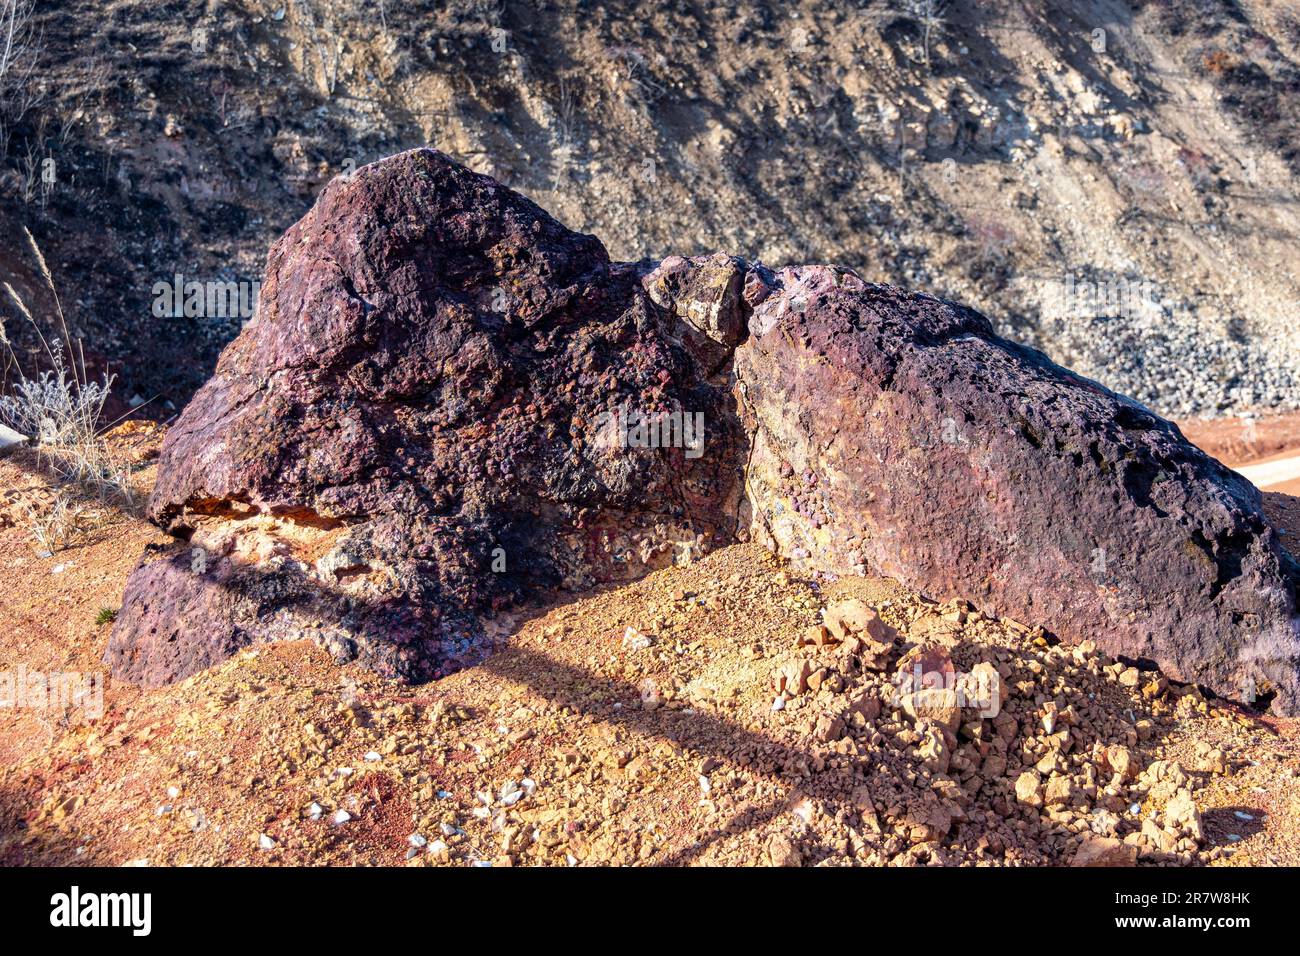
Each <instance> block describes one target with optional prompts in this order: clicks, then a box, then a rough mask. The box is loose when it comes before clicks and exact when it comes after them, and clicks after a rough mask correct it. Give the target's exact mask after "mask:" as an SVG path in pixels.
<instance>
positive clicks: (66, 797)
mask: <svg viewBox="0 0 1300 956" xmlns="http://www.w3.org/2000/svg"><path fill="white" fill-rule="evenodd" d="M1236 427H1237V426H1236V425H1235V424H1226V425H1225V424H1223V423H1220V424H1217V425H1215V424H1208V425H1207V424H1204V423H1193V424H1189V425H1188V426H1187V428H1186V432H1187V433H1188V434H1189V436H1190V437H1194V438H1196V439H1197V440H1199V441H1202V442H1204V443H1205V447H1207V448H1208V449H1210V450H1211V452H1212V453H1215V454H1220V455H1222V456H1224V458H1225V461H1228V462H1229V463H1231V464H1235V463H1237V461H1233V460H1231V457H1232V456H1233V455H1238V454H1242V455H1246V456H1249V455H1250V454H1258V455H1259V456H1260V457H1270V456H1275V455H1279V454H1283V453H1285V452H1287V451H1288V450H1290V449H1296V448H1300V418H1293V419H1290V420H1287V421H1285V422H1283V421H1281V420H1278V421H1276V422H1271V423H1268V422H1264V421H1261V422H1260V423H1259V424H1257V426H1256V428H1257V433H1256V444H1255V445H1254V446H1253V447H1251V446H1249V445H1247V446H1244V447H1243V446H1242V445H1240V444H1238V440H1239V438H1238V437H1234V436H1236V434H1237V433H1236V432H1235V428H1236ZM1261 436H1264V437H1261ZM113 440H114V442H115V443H116V445H117V446H118V447H119V448H120V449H122V450H123V451H124V452H126V453H128V454H130V455H131V456H132V457H133V458H134V459H135V460H137V462H138V472H137V475H136V478H137V481H138V488H139V491H140V493H143V490H144V489H146V488H147V487H148V486H149V483H150V481H151V480H152V470H151V469H152V466H151V463H150V458H151V454H152V453H153V451H154V450H155V449H156V446H157V443H158V441H159V440H160V434H159V433H158V431H157V430H156V429H153V428H152V427H150V426H138V425H135V426H130V427H126V428H123V429H120V430H119V431H118V432H117V433H115V435H114V439H113ZM1238 460H1241V459H1238ZM1245 460H1250V459H1249V457H1246V458H1245ZM1266 499H1267V507H1268V509H1269V512H1270V515H1271V516H1272V517H1273V519H1274V520H1275V521H1276V522H1277V523H1278V524H1279V526H1280V527H1282V528H1283V529H1284V530H1285V531H1287V532H1288V533H1289V534H1291V535H1300V499H1297V498H1295V497H1291V496H1289V495H1283V494H1269V495H1267V496H1266ZM53 500H54V492H53V491H52V490H51V488H50V484H49V482H48V481H47V480H46V479H45V478H44V476H43V474H42V472H41V471H40V468H39V466H38V464H37V463H36V462H35V461H34V459H33V458H32V457H31V456H30V454H29V453H26V452H23V453H20V454H18V455H11V456H9V457H7V458H4V459H0V568H3V574H2V575H0V633H2V634H3V637H0V673H3V672H5V671H9V672H11V673H13V672H16V671H17V670H18V668H20V667H25V668H26V669H27V671H28V672H32V671H39V672H41V673H44V674H53V673H68V672H80V673H83V674H98V673H100V672H101V671H102V665H101V663H100V658H101V655H102V654H103V651H104V646H105V642H106V640H107V637H108V632H109V629H110V627H111V625H110V624H109V623H96V618H97V616H98V615H99V614H100V611H101V609H113V608H116V607H117V606H118V604H119V603H120V600H121V593H122V587H123V583H124V582H125V579H126V577H127V575H128V574H129V573H130V571H131V569H132V568H133V567H134V565H135V563H136V561H137V560H138V559H139V557H140V554H141V552H142V551H143V549H144V547H145V546H146V545H147V544H149V543H151V542H161V541H164V540H166V539H165V536H163V535H162V534H161V533H160V532H159V531H158V530H157V529H156V528H154V527H153V526H151V525H149V524H148V523H146V522H144V521H142V520H140V519H139V518H137V517H134V516H132V514H130V513H129V511H127V510H123V509H121V508H117V507H113V506H109V505H105V504H101V503H100V502H98V501H95V500H86V501H81V502H74V503H73V504H74V507H79V508H80V509H81V514H80V515H79V517H78V519H77V521H76V522H75V525H76V527H75V528H73V529H72V530H71V531H70V538H69V540H68V541H67V543H66V546H64V547H61V548H59V549H58V550H56V551H55V552H54V553H53V554H52V555H50V556H48V557H41V556H39V551H40V546H39V545H37V544H36V543H35V542H34V541H33V536H32V531H31V528H32V524H33V521H34V520H38V519H39V517H40V516H41V515H42V514H45V513H48V510H49V508H50V505H51V503H52V502H53ZM850 596H851V597H856V598H858V599H860V600H861V601H863V602H864V603H865V604H866V605H868V606H869V607H871V608H872V609H874V610H876V611H878V612H879V614H880V616H881V617H882V618H883V620H884V621H885V622H886V623H887V624H889V625H890V626H892V627H893V628H894V629H895V630H896V631H897V633H898V642H897V644H896V645H895V648H894V650H893V651H891V655H892V656H891V663H890V664H888V665H886V667H887V668H892V667H893V666H894V664H895V663H896V659H897V656H898V655H901V654H903V653H904V652H906V650H907V649H908V648H909V647H911V646H913V645H925V646H929V647H939V648H941V649H943V653H946V654H950V656H951V658H952V660H953V661H954V662H956V665H957V666H958V668H959V669H968V668H971V667H973V666H974V665H975V664H976V663H979V662H985V663H988V664H991V665H992V666H995V667H997V668H998V670H999V671H1000V672H1003V679H1004V686H1005V689H1006V690H1005V692H1006V694H1007V700H1006V702H1005V704H1004V713H1005V714H1007V715H1009V716H1007V717H1003V718H1002V719H1001V722H999V721H995V720H983V721H981V720H979V719H975V720H973V721H969V720H968V721H967V722H966V723H965V724H963V726H962V728H961V729H960V731H959V732H958V733H957V734H956V735H955V742H956V746H948V747H947V752H945V744H944V741H943V738H942V735H938V736H936V735H935V733H934V732H933V730H932V728H931V727H930V726H929V725H928V724H918V725H916V726H913V725H912V724H911V722H910V721H909V720H907V719H906V718H905V717H904V716H903V715H901V714H897V713H894V712H893V710H892V709H891V707H890V706H889V704H888V703H886V704H885V706H884V707H883V708H881V709H880V712H879V713H876V712H875V711H876V710H877V707H876V705H875V703H873V698H875V697H878V696H879V692H880V691H881V689H882V687H883V684H884V681H885V675H884V674H883V673H876V672H874V671H866V670H864V671H862V672H861V673H858V672H855V671H852V669H851V668H848V667H846V666H845V664H844V656H843V650H844V648H843V646H838V647H837V646H834V645H826V646H823V645H820V644H812V645H809V644H805V643H803V641H805V640H807V638H805V637H804V635H806V634H807V633H808V629H809V628H810V627H811V626H813V625H815V624H816V623H817V622H818V621H819V620H820V619H821V612H822V609H823V608H824V607H826V606H828V605H835V602H837V601H840V600H842V599H844V598H847V597H850ZM836 606H838V605H836ZM642 635H644V636H645V637H646V638H648V639H649V646H645V647H641V646H638V645H639V643H644V642H638V640H637V638H639V637H640V636H642ZM805 664H806V665H807V666H806V667H804V665H805ZM801 668H802V673H803V674H804V675H805V678H806V682H807V683H808V684H809V685H812V684H816V685H817V686H816V687H813V686H808V687H807V688H806V689H805V690H804V691H803V692H801V693H798V694H790V695H786V696H783V697H782V706H781V707H780V709H774V698H775V697H776V696H777V695H776V692H775V690H774V686H773V676H774V673H778V672H780V673H785V674H795V675H796V676H797V675H798V674H799V673H801V671H800V669H801ZM800 682H801V683H803V682H804V678H800ZM1297 736H1298V735H1297V729H1296V722H1295V721H1291V720H1277V719H1274V718H1270V717H1264V716H1260V715H1257V714H1253V713H1247V712H1245V711H1243V710H1242V709H1241V708H1238V707H1235V706H1224V705H1223V704H1222V703H1220V702H1217V701H1214V700H1207V699H1205V698H1204V697H1202V696H1201V694H1200V693H1199V692H1197V691H1196V690H1195V689H1194V688H1188V687H1179V686H1171V685H1168V684H1167V683H1165V682H1163V681H1161V680H1158V679H1157V675H1153V674H1138V673H1137V672H1136V671H1134V670H1133V669H1131V668H1126V667H1125V666H1124V665H1122V664H1116V663H1115V662H1112V661H1108V660H1106V659H1105V658H1103V657H1101V656H1100V655H1097V654H1095V653H1094V652H1091V651H1090V650H1089V649H1088V648H1086V647H1085V648H1082V649H1072V648H1067V647H1062V646H1056V645H1054V644H1053V643H1052V642H1050V641H1048V640H1045V639H1044V637H1043V635H1041V633H1039V632H1036V631H1034V630H1032V629H1030V628H1026V627H1023V626H1021V625H1018V624H1016V623H1015V622H1010V621H991V620H987V619H983V618H981V616H980V615H978V614H977V613H975V612H973V611H970V610H969V609H966V608H965V607H964V606H963V605H962V604H961V603H960V602H953V603H948V604H934V603H933V602H928V601H926V600H924V599H922V598H920V597H919V596H917V595H915V594H911V593H909V592H907V591H906V590H904V589H903V588H901V587H899V586H897V585H895V584H893V583H891V582H888V581H882V580H863V579H855V580H846V581H840V582H837V583H835V584H833V585H831V586H829V587H827V586H820V587H819V586H817V585H816V584H814V583H813V582H809V581H806V580H803V579H802V578H801V577H800V576H798V575H795V574H792V573H790V572H788V571H786V570H784V569H782V568H781V567H780V566H779V565H778V564H777V563H776V562H775V561H774V560H773V559H772V558H771V557H770V556H769V555H767V554H766V553H765V552H763V551H762V550H761V549H759V548H756V547H753V546H744V545H740V546H735V547H732V548H727V549H724V550H723V551H720V552H717V553H714V554H713V555H710V556H708V557H706V558H705V559H703V560H701V561H698V562H697V563H695V564H693V565H691V566H689V567H681V568H669V569H667V570H664V571H661V572H657V573H655V574H653V575H651V576H650V577H648V578H646V579H644V580H642V581H640V582H638V583H636V584H633V585H630V586H627V587H624V588H621V589H617V590H608V591H604V592H600V593H595V594H590V595H585V596H582V597H577V598H575V599H573V600H572V601H570V602H568V603H566V604H562V605H560V606H558V607H555V608H553V609H551V610H550V611H549V612H548V613H546V614H543V615H540V616H535V617H533V618H532V619H530V620H525V621H522V622H520V623H519V625H518V626H517V627H516V628H514V633H513V634H512V636H510V637H509V638H508V640H507V641H506V643H505V646H504V647H503V649H502V650H501V651H500V652H499V653H497V654H496V655H494V656H493V657H492V658H490V659H489V660H488V661H487V662H485V663H484V664H482V665H480V666H478V667H474V668H470V669H467V670H464V671H461V672H459V673H457V674H454V675H452V676H451V677H448V678H446V679H444V680H442V681H439V682H437V683H434V684H429V685H426V686H421V687H406V686H401V685H397V684H393V683H390V682H387V681H384V680H381V679H380V678H378V677H375V676H374V675H372V674H369V673H367V672H366V671H364V670H361V669H359V668H357V667H356V666H355V665H349V666H346V667H338V666H336V665H335V664H334V663H333V662H332V661H331V660H330V658H329V657H328V655H327V654H326V653H325V652H323V651H322V650H320V649H318V648H317V647H315V646H314V645H311V644H309V643H305V642H304V643H295V644H284V645H277V646H268V647H262V648H258V649H255V650H249V651H246V652H244V653H242V654H240V655H239V656H237V657H236V658H234V659H232V660H230V661H227V662H226V663H224V664H222V665H221V666H218V667H216V668H213V669H212V670H210V671H208V672H205V673H203V674H199V675H196V676H194V677H192V678H190V679H188V680H185V681H182V682H180V683H178V684H176V685H174V686H171V687H166V688H161V689H158V690H149V691H142V690H140V689H139V688H136V687H132V686H127V685H122V684H119V683H116V682H114V681H111V680H109V681H107V687H106V690H105V691H104V695H103V713H102V716H98V717H97V718H93V719H90V718H88V716H87V714H86V713H84V711H83V710H82V709H79V708H77V707H75V706H70V707H58V708H50V707H46V708H37V707H31V706H26V707H18V708H7V709H0V863H3V864H28V865H39V864H86V865H96V864H97V865H120V864H127V863H148V864H155V865H178V864H199V865H214V864H218V865H231V864H258V865H302V864H392V865H401V864H403V863H405V864H407V865H461V866H463V865H470V864H478V865H484V864H492V865H536V864H547V865H561V866H563V865H593V864H602V863H608V864H654V865H677V864H725V865H750V864H760V865H762V864H769V863H775V864H781V865H795V864H802V865H850V864H863V863H865V864H886V863H887V864H890V865H922V864H938V863H948V864H966V865H989V864H994V865H1000V864H1012V865H1016V864H1039V863H1068V862H1071V861H1072V860H1074V858H1075V854H1076V853H1077V852H1078V851H1079V847H1080V845H1082V844H1084V843H1089V844H1092V843H1094V842H1095V841H1096V840H1099V839H1102V838H1104V837H1107V836H1109V835H1112V834H1113V835H1115V836H1117V837H1119V838H1121V839H1122V838H1125V837H1127V845H1128V846H1129V847H1131V850H1132V852H1133V853H1135V854H1137V855H1139V857H1140V859H1142V860H1143V861H1147V862H1152V863H1160V864H1166V865H1178V864H1193V865H1196V864H1208V865H1250V864H1256V865H1259V864H1291V865H1295V864H1300V837H1298V835H1300V781H1298V780H1297V772H1298V771H1300V747H1298V746H1297V743H1298V741H1297ZM1008 753H1015V754H1017V755H1019V756H1020V757H1021V760H1022V761H1023V762H1024V763H1026V764H1030V763H1036V764H1037V766H1038V767H1039V768H1041V769H1040V770H1037V771H1034V773H1040V774H1041V776H1042V780H1043V782H1044V783H1045V784H1046V787H1045V789H1044V788H1043V787H1039V788H1038V790H1037V791H1035V792H1033V793H1029V792H1028V788H1026V793H1025V794H1023V795H1022V796H1021V797H1018V790H1019V789H1020V787H1021V785H1022V784H1023V783H1024V781H1023V780H1022V779H1021V778H1022V777H1023V774H1022V773H1021V772H1020V771H1021V770H1022V769H1023V768H1021V767H1016V769H1015V771H1011V770H1008V769H1007V760H1006V755H1007V754H1008ZM1130 759H1131V762H1132V769H1131V770H1130V771H1128V772H1127V773H1125V772H1123V770H1122V767H1123V766H1124V765H1125V764H1127V763H1128V762H1129V761H1130ZM1019 762H1020V761H1017V763H1019ZM1117 767H1118V768H1121V769H1117ZM1184 791H1185V792H1186V793H1189V794H1190V795H1191V796H1192V798H1193V800H1194V803H1195V805H1196V807H1197V808H1198V811H1199V816H1200V820H1199V821H1198V823H1197V824H1196V825H1195V826H1193V825H1191V824H1178V823H1177V821H1174V820H1172V817H1171V814H1172V813H1173V811H1171V809H1170V806H1171V804H1173V803H1174V802H1175V800H1176V798H1177V797H1178V794H1179V793H1181V792H1184ZM344 814H345V815H346V817H347V818H346V820H345V819H343V815H344ZM336 821H338V822H336ZM1098 845H1100V844H1098ZM1106 846H1107V847H1109V851H1113V850H1114V849H1115V847H1114V845H1113V844H1106ZM1126 852H1127V851H1126Z"/></svg>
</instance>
